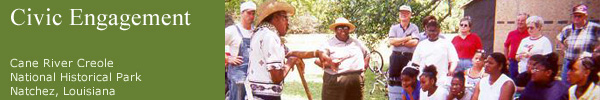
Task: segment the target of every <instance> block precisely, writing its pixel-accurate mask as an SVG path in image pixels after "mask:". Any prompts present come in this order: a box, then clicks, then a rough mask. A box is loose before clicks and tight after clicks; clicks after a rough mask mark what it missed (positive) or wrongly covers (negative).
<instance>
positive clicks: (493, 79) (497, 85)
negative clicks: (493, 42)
mask: <svg viewBox="0 0 600 100" xmlns="http://www.w3.org/2000/svg"><path fill="white" fill-rule="evenodd" d="M485 62H486V63H485V72H486V73H488V74H489V75H488V76H487V77H484V78H482V79H481V80H480V81H479V83H477V87H475V93H473V97H472V98H471V100H512V99H513V95H514V94H515V88H516V87H515V83H514V82H513V81H512V79H510V77H508V76H506V75H505V74H507V73H508V68H507V65H508V64H507V60H506V56H504V54H502V53H499V52H496V53H492V54H491V55H490V56H489V57H488V58H487V60H486V61H485Z"/></svg>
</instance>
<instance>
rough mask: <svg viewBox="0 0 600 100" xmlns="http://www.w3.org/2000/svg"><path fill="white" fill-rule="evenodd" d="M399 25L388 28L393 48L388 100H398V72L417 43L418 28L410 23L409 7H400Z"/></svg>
mask: <svg viewBox="0 0 600 100" xmlns="http://www.w3.org/2000/svg"><path fill="white" fill-rule="evenodd" d="M399 10H400V13H398V16H399V17H400V18H399V19H400V24H395V25H392V26H391V27H390V32H389V39H388V40H389V44H390V45H392V46H393V48H392V51H393V52H392V55H391V56H390V64H389V65H390V67H389V68H390V69H389V72H388V73H389V77H390V82H389V86H388V89H389V90H390V91H389V97H390V98H389V99H390V100H395V99H400V96H401V94H400V93H401V91H402V83H401V82H400V72H401V71H402V68H403V67H404V66H406V65H407V63H408V61H410V59H411V58H412V56H413V52H414V51H415V46H417V43H418V42H419V40H418V38H419V37H420V35H419V27H417V25H415V24H413V23H410V18H411V17H412V14H411V13H412V10H411V8H410V6H407V5H403V6H400V9H399Z"/></svg>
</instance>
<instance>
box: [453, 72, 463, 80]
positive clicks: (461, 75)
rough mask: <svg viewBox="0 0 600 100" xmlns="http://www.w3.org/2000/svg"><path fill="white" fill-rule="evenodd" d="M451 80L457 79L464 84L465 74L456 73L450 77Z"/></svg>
mask: <svg viewBox="0 0 600 100" xmlns="http://www.w3.org/2000/svg"><path fill="white" fill-rule="evenodd" d="M452 77H453V78H458V80H460V81H462V82H463V83H464V82H465V73H464V72H463V71H458V72H456V73H454V75H452Z"/></svg>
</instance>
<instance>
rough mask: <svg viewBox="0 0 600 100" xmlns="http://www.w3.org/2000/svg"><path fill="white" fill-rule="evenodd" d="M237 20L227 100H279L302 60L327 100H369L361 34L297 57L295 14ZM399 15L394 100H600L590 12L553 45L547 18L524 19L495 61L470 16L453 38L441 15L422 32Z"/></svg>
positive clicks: (404, 10)
mask: <svg viewBox="0 0 600 100" xmlns="http://www.w3.org/2000/svg"><path fill="white" fill-rule="evenodd" d="M240 11H241V12H240V14H241V15H240V16H241V19H240V23H239V24H234V25H231V26H229V27H227V28H225V45H226V55H225V65H226V66H227V67H226V69H227V70H226V84H227V85H226V86H227V87H226V91H228V92H227V95H226V96H227V97H226V99H229V100H241V99H249V100H255V99H256V100H280V99H281V92H282V91H283V88H284V86H283V80H284V79H285V77H286V76H287V74H288V72H289V71H290V70H291V69H293V68H294V67H296V68H297V69H299V70H302V69H304V66H303V65H304V63H303V61H302V59H305V58H317V60H316V61H315V62H314V64H315V65H317V66H319V67H321V68H322V69H323V70H324V73H323V87H322V94H321V96H322V99H324V100H362V99H363V88H364V87H363V86H364V71H365V69H366V68H367V67H368V66H369V65H368V61H369V59H370V58H369V56H368V54H369V49H367V48H366V46H365V44H364V42H362V41H361V40H359V39H356V38H355V37H350V35H349V34H351V33H352V32H354V31H355V30H356V27H358V26H355V25H354V24H352V23H350V21H349V20H348V19H346V18H343V17H339V18H337V19H336V20H335V23H332V24H331V25H329V29H330V30H331V31H333V32H334V33H335V36H334V37H332V38H330V39H328V40H326V41H325V42H324V43H322V44H321V45H320V47H319V48H318V49H316V50H311V51H298V50H290V49H288V48H287V47H286V46H285V39H283V38H282V37H283V36H285V35H286V31H287V30H288V26H289V25H288V19H289V17H290V16H293V15H294V12H295V8H294V7H293V6H292V5H290V4H288V3H285V2H280V1H268V2H265V3H262V4H260V5H259V6H258V8H257V7H256V4H254V3H253V2H251V1H248V2H244V3H242V4H241V6H240ZM398 11H399V14H398V17H399V23H398V24H395V25H392V26H391V27H390V30H389V33H388V36H389V38H388V41H389V45H391V46H392V48H391V49H392V51H393V52H392V54H391V55H390V58H389V59H390V62H389V71H388V76H389V82H388V84H387V86H388V87H387V88H388V91H389V93H388V97H389V99H390V100H444V99H445V100H496V99H497V100H514V99H520V100H567V99H569V100H600V86H598V85H596V84H598V80H599V77H598V71H599V70H600V46H599V45H600V25H599V24H597V23H594V22H590V21H588V20H587V19H588V7H587V6H586V5H583V4H580V5H576V6H574V7H573V8H572V13H571V15H572V18H573V19H572V24H571V25H568V26H565V27H564V28H563V29H562V31H561V33H559V34H558V35H557V36H556V39H557V40H556V41H557V42H556V43H552V42H551V41H550V38H547V37H546V36H547V35H545V33H543V31H541V30H542V28H544V27H543V26H544V20H543V18H542V17H541V16H530V15H529V14H527V13H519V14H518V15H517V16H516V22H517V26H516V29H515V30H514V31H511V32H510V33H508V35H507V38H506V41H505V42H504V49H505V51H504V52H493V53H492V52H486V51H484V50H482V47H483V45H482V43H481V41H482V40H481V38H480V37H479V36H478V35H477V33H474V32H472V31H471V30H472V29H471V28H472V25H473V22H472V20H471V18H470V17H469V16H466V17H464V18H462V19H461V20H460V24H459V28H460V33H459V35H457V36H455V37H452V38H446V37H443V36H442V35H440V33H441V32H440V24H439V22H438V21H437V20H436V18H435V17H434V16H427V17H425V18H424V19H423V21H422V25H423V26H422V27H423V31H419V26H417V25H415V24H413V23H411V22H410V20H411V18H412V14H413V12H412V9H411V7H410V6H407V5H403V6H401V7H400V8H399V10H398ZM255 13H256V14H257V15H256V17H257V18H256V22H254V21H255V16H254V15H255ZM446 39H452V40H446ZM553 45H558V46H559V48H558V49H559V50H553ZM560 51H564V53H565V56H564V57H562V59H563V63H558V62H559V59H560V58H561V57H560V56H559V55H558V53H559V52H560ZM561 65H562V66H561ZM561 67H562V68H561Z"/></svg>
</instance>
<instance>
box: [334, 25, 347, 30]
mask: <svg viewBox="0 0 600 100" xmlns="http://www.w3.org/2000/svg"><path fill="white" fill-rule="evenodd" d="M335 29H336V30H350V27H348V26H338V27H335Z"/></svg>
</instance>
